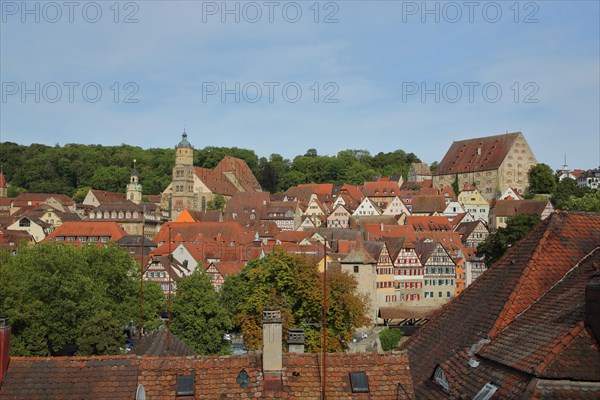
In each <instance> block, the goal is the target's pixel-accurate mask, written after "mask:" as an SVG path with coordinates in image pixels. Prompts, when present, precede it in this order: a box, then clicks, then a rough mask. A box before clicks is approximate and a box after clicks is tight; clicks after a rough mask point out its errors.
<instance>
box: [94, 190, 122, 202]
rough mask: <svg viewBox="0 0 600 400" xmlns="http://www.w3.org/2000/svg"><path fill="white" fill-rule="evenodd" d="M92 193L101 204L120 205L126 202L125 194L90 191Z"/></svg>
mask: <svg viewBox="0 0 600 400" xmlns="http://www.w3.org/2000/svg"><path fill="white" fill-rule="evenodd" d="M90 192H92V194H93V195H94V197H95V198H96V199H97V200H98V202H99V203H100V204H102V203H119V202H121V201H125V194H123V193H115V192H108V191H106V190H96V189H90Z"/></svg>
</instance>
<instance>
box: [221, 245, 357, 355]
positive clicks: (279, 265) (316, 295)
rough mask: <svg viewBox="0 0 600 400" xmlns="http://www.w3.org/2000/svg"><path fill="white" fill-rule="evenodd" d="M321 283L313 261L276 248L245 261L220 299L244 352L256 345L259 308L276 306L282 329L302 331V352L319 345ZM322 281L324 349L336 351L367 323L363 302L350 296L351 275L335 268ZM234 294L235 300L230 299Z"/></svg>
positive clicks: (259, 335) (259, 328) (259, 339)
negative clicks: (244, 344) (232, 319)
mask: <svg viewBox="0 0 600 400" xmlns="http://www.w3.org/2000/svg"><path fill="white" fill-rule="evenodd" d="M322 279H323V274H321V273H319V271H318V269H317V265H316V262H314V260H308V259H307V258H305V257H303V256H300V255H294V254H288V253H285V252H284V251H283V250H282V249H276V250H275V251H273V252H272V253H269V254H267V255H266V256H265V257H264V258H262V259H256V260H252V261H250V262H249V263H248V265H247V266H246V267H245V268H244V269H243V270H242V272H241V274H240V275H239V278H236V279H228V280H226V281H225V285H224V288H223V297H222V300H223V301H224V304H227V306H228V309H229V310H230V311H229V312H230V313H231V314H235V315H236V316H237V317H236V323H237V325H238V326H239V327H240V329H241V330H242V333H243V334H244V338H245V340H246V342H247V343H248V346H249V347H250V348H252V349H258V348H260V346H261V343H262V323H261V318H262V312H263V310H264V309H265V308H266V307H278V308H279V309H280V311H281V315H282V318H283V320H284V322H283V329H284V331H285V330H287V329H288V328H289V327H300V328H304V330H305V336H306V349H307V351H318V350H319V349H320V348H321V346H322V342H321V340H322V333H321V324H322V315H323V308H322V307H323V303H322V285H323V280H322ZM327 283H328V288H327V293H328V297H327V302H328V313H327V350H328V351H342V350H344V349H345V347H346V343H348V341H350V340H351V339H352V333H353V331H354V329H356V328H358V327H360V326H364V325H366V324H367V323H368V321H367V319H366V317H365V312H366V307H365V299H364V298H363V297H361V296H359V295H357V294H356V287H357V283H356V280H355V279H354V277H352V276H350V275H348V274H344V273H342V272H341V270H340V269H339V267H338V268H331V270H328V272H327ZM233 286H234V287H233ZM234 292H237V297H234V296H232V294H233V293H234Z"/></svg>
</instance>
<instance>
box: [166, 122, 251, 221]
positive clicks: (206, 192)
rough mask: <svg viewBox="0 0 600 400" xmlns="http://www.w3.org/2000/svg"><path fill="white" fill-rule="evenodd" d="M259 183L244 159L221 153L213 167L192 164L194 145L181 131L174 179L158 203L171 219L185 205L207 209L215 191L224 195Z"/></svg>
mask: <svg viewBox="0 0 600 400" xmlns="http://www.w3.org/2000/svg"><path fill="white" fill-rule="evenodd" d="M261 191H262V189H261V187H260V184H259V183H258V181H257V180H256V177H255V176H254V174H253V173H252V171H251V170H250V168H249V167H248V164H246V162H245V161H244V160H240V159H239V158H234V157H229V156H227V157H224V158H223V160H221V162H220V163H219V164H218V165H217V166H216V167H215V168H214V169H212V170H211V169H207V168H201V167H195V166H194V147H193V146H192V145H191V144H190V142H189V141H188V139H187V133H186V132H185V131H184V132H183V135H182V138H181V141H180V142H179V144H178V145H177V146H176V147H175V167H173V180H172V182H171V184H170V185H169V186H168V187H167V188H166V189H165V190H164V192H163V193H162V199H161V207H162V208H163V209H164V210H170V213H171V220H174V219H175V218H177V216H179V214H181V212H182V211H183V210H184V209H187V210H190V211H206V207H207V203H208V202H209V201H210V200H213V199H214V198H215V196H216V195H222V196H223V197H224V198H225V199H229V198H231V197H232V196H233V195H234V194H236V193H239V192H261Z"/></svg>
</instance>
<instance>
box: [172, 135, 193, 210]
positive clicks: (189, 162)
mask: <svg viewBox="0 0 600 400" xmlns="http://www.w3.org/2000/svg"><path fill="white" fill-rule="evenodd" d="M171 190H172V195H171V221H173V220H175V218H177V217H178V216H179V214H181V212H182V211H183V210H184V209H187V210H193V209H194V208H195V207H194V148H193V147H192V145H191V144H190V142H188V139H187V133H186V132H185V131H183V134H182V135H181V142H179V144H178V145H177V146H176V147H175V167H174V168H173V183H172V185H171Z"/></svg>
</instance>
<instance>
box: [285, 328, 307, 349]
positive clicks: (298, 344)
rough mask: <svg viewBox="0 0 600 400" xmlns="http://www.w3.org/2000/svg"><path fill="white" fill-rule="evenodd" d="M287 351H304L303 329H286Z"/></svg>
mask: <svg viewBox="0 0 600 400" xmlns="http://www.w3.org/2000/svg"><path fill="white" fill-rule="evenodd" d="M287 345H288V353H304V329H301V328H290V329H288V341H287Z"/></svg>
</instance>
